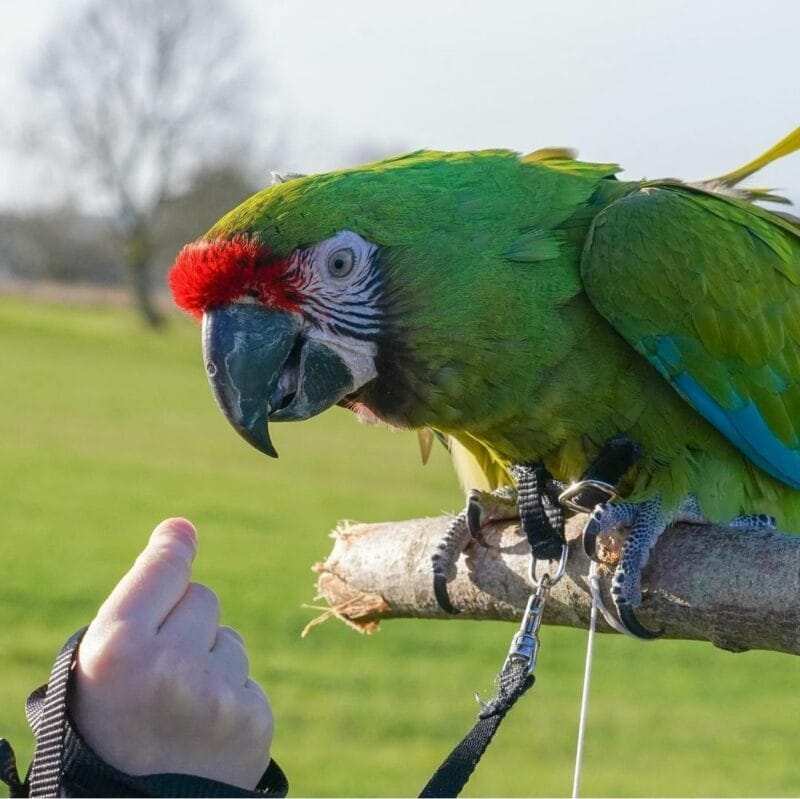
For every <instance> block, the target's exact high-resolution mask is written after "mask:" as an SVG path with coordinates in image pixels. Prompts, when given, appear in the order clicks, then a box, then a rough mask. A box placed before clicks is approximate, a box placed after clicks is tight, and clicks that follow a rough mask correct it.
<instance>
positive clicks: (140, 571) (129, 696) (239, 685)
mask: <svg viewBox="0 0 800 799" xmlns="http://www.w3.org/2000/svg"><path fill="white" fill-rule="evenodd" d="M196 551H197V535H196V533H195V530H194V527H193V526H192V525H191V523H190V522H188V521H186V520H185V519H167V520H166V521H163V522H161V524H159V525H158V527H156V529H155V530H154V531H153V534H152V535H151V537H150V541H149V542H148V544H147V546H146V547H145V549H144V551H143V552H142V553H141V554H140V555H139V557H138V558H137V559H136V561H135V563H134V564H133V567H132V568H131V570H130V571H129V572H128V573H127V574H126V575H125V576H124V577H123V578H122V580H120V582H119V583H118V584H117V586H116V587H115V588H114V590H113V591H112V592H111V595H110V596H109V597H108V599H106V601H105V602H104V603H103V605H102V606H101V607H100V610H99V611H98V612H97V616H96V617H95V619H94V621H92V623H91V625H90V626H89V629H88V630H87V632H86V635H85V637H84V639H83V641H82V642H81V646H80V650H79V653H78V662H77V666H76V682H75V693H74V698H73V701H72V702H71V705H70V710H71V713H72V718H73V720H74V722H75V725H76V726H77V728H78V730H79V731H80V733H81V735H82V736H83V738H84V739H85V740H86V742H87V743H88V744H89V745H90V746H91V747H92V748H93V749H94V750H95V752H97V754H98V755H100V756H101V757H102V758H103V759H104V760H105V761H106V762H107V763H109V764H110V765H112V766H114V767H115V768H117V769H119V770H120V771H123V772H126V773H127V774H132V775H141V774H157V773H166V772H170V773H182V774H194V775H197V776H200V777H206V778H209V779H214V780H218V781H220V782H225V783H228V784H230V785H236V786H239V787H241V788H245V789H248V790H252V789H253V788H254V787H255V785H256V784H257V783H258V781H259V779H260V777H261V775H262V773H263V772H264V769H265V768H266V766H267V764H268V762H269V747H270V743H271V741H272V729H273V725H272V712H271V710H270V706H269V701H268V699H267V697H266V696H265V694H264V692H263V691H262V690H261V688H260V686H259V685H258V684H257V683H255V682H253V681H252V680H250V679H249V678H248V668H249V666H248V661H247V654H246V652H245V648H244V643H243V641H242V638H241V636H240V635H239V634H238V633H237V632H236V631H235V630H232V629H231V628H230V627H220V626H219V602H218V600H217V597H216V595H215V594H214V592H213V591H211V590H210V589H208V588H206V587H205V586H203V585H199V584H198V583H191V582H190V581H189V579H190V576H191V567H192V561H193V560H194V557H195V553H196Z"/></svg>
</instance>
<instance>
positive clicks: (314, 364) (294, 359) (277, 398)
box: [203, 303, 354, 458]
mask: <svg viewBox="0 0 800 799" xmlns="http://www.w3.org/2000/svg"><path fill="white" fill-rule="evenodd" d="M301 330H302V321H301V319H300V317H299V316H298V315H297V314H292V313H286V312H284V311H276V310H272V309H270V308H265V307H264V306H261V305H255V304H238V303H233V304H231V305H227V306H224V307H222V308H217V309H215V310H212V311H208V312H207V313H206V314H205V315H204V316H203V358H204V360H205V364H206V372H207V373H208V379H209V382H210V383H211V389H212V391H213V392H214V397H215V398H216V400H217V404H218V405H219V407H220V409H221V410H222V412H223V413H224V414H225V417H226V418H227V419H228V421H229V422H230V423H231V424H232V425H233V427H234V429H235V430H236V431H237V432H238V433H239V434H240V435H241V436H242V437H243V438H244V439H245V440H246V441H247V442H248V443H250V444H252V445H253V446H254V447H255V448H256V449H258V450H260V451H261V452H263V453H265V454H267V455H269V456H271V457H273V458H277V457H278V453H277V452H276V451H275V448H274V447H273V445H272V441H271V440H270V437H269V427H268V422H269V421H290V420H299V419H308V418H310V417H311V416H315V415H316V414H318V413H321V412H322V411H324V410H325V409H326V408H329V407H330V406H331V405H335V404H336V403H337V402H338V401H339V400H341V399H342V397H344V396H345V395H346V394H348V393H350V392H351V391H352V390H353V388H354V385H353V375H352V373H351V371H350V369H349V368H348V367H347V365H346V364H345V362H344V361H343V360H342V359H341V358H340V357H339V355H337V354H336V353H335V352H334V351H333V350H331V349H329V348H328V347H326V346H325V345H324V344H321V343H320V342H318V341H314V340H312V339H306V338H305V337H304V336H302V335H301Z"/></svg>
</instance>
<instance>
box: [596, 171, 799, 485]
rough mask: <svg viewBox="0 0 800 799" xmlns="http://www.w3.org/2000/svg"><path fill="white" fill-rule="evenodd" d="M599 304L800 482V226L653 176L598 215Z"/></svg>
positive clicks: (690, 395)
mask: <svg viewBox="0 0 800 799" xmlns="http://www.w3.org/2000/svg"><path fill="white" fill-rule="evenodd" d="M582 276H583V280H584V283H585V286H586V291H587V293H588V296H589V298H590V300H591V301H592V303H593V304H594V305H595V307H596V308H597V310H598V311H599V312H600V313H601V314H602V315H603V316H604V317H605V318H606V319H607V320H608V321H609V322H610V323H611V324H612V325H613V326H614V327H615V328H616V329H617V330H618V332H620V333H621V334H622V336H623V337H624V338H625V339H626V340H627V341H628V342H629V343H630V344H632V345H633V346H634V347H635V348H636V349H637V350H638V351H639V352H640V353H641V354H642V355H644V356H645V357H646V358H647V359H648V360H649V361H650V362H651V363H652V364H653V365H654V366H655V367H656V368H657V369H658V370H659V372H661V374H662V375H663V376H664V377H665V378H666V379H667V380H668V381H669V382H670V383H671V384H672V386H673V387H674V388H675V389H677V391H678V392H679V393H680V394H681V395H682V396H683V398H684V399H685V400H686V401H687V402H689V403H690V404H691V405H692V406H693V407H694V408H695V409H696V410H697V411H699V412H700V413H701V414H702V415H703V416H705V418H706V419H708V421H710V422H711V423H712V424H713V425H714V426H715V427H717V429H719V430H720V432H722V433H723V434H724V435H725V436H726V437H727V438H728V439H729V440H730V441H731V442H732V443H733V444H734V445H735V446H736V447H738V448H739V449H740V450H741V451H742V452H743V453H744V454H745V455H746V456H747V457H748V458H749V459H750V460H751V461H752V462H753V463H755V464H756V465H757V466H759V467H761V468H762V469H764V470H765V471H766V472H768V473H770V474H772V475H773V476H774V477H776V478H778V479H779V480H781V481H783V482H784V483H787V484H789V485H791V486H793V487H795V488H800V229H798V228H796V227H795V226H793V225H792V224H791V223H786V222H785V220H782V219H781V218H780V217H776V216H774V215H772V214H769V213H767V212H765V211H763V209H757V208H755V207H753V206H748V205H747V204H746V203H743V202H740V201H736V200H730V199H726V198H721V197H715V196H711V195H709V194H706V193H703V192H699V191H693V190H692V189H690V188H688V187H685V188H681V187H679V186H676V185H673V184H664V185H662V186H660V187H659V186H657V185H654V184H650V185H649V186H647V187H645V188H643V189H641V190H640V191H638V192H635V193H633V194H630V195H628V196H626V197H624V198H622V199H621V200H618V201H617V202H615V203H613V204H612V205H611V206H609V207H608V208H607V209H606V210H604V211H603V212H602V213H601V214H599V215H598V217H597V219H596V220H595V223H594V225H593V228H592V231H591V233H590V237H589V239H588V241H587V246H586V249H585V252H584V257H583V261H582Z"/></svg>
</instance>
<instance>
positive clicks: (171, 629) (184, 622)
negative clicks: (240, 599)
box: [158, 583, 219, 652]
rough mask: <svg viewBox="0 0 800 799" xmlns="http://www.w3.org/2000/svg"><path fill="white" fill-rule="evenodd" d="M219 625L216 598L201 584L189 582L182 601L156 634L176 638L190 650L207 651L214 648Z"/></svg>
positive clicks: (217, 601)
mask: <svg viewBox="0 0 800 799" xmlns="http://www.w3.org/2000/svg"><path fill="white" fill-rule="evenodd" d="M218 626H219V600H218V599H217V595H216V594H215V593H214V592H213V591H212V590H211V589H210V588H207V587H206V586H204V585H200V583H190V584H189V587H188V588H187V589H186V593H185V594H184V595H183V597H182V598H181V601H180V602H178V604H177V605H175V607H174V608H173V609H172V610H171V611H170V613H169V615H168V616H167V618H166V619H165V620H164V623H163V624H162V625H161V627H160V628H159V630H158V635H159V637H161V636H164V637H165V638H173V639H178V640H179V641H180V645H181V646H183V647H187V648H189V649H191V650H193V651H202V652H208V651H209V650H210V649H211V647H213V646H214V641H215V639H216V635H217V629H218Z"/></svg>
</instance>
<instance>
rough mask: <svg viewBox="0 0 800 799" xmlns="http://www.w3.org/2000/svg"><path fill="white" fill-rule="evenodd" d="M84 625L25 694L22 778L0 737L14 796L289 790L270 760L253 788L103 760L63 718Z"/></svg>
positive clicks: (0, 764) (279, 793) (0, 770)
mask: <svg viewBox="0 0 800 799" xmlns="http://www.w3.org/2000/svg"><path fill="white" fill-rule="evenodd" d="M85 632H86V628H83V629H82V630H79V631H78V632H77V633H75V634H74V635H72V636H70V638H69V640H68V641H67V642H66V643H65V644H64V646H63V647H62V648H61V651H60V652H59V654H58V657H57V658H56V661H55V663H54V664H53V669H52V671H51V674H50V680H49V682H48V684H47V686H42V687H41V688H37V689H36V690H35V691H34V692H33V693H32V694H31V695H30V696H29V697H28V702H27V704H26V708H25V712H26V715H27V717H28V723H29V724H30V726H31V729H32V730H33V734H34V736H35V737H36V751H35V754H34V758H33V762H32V764H31V768H30V770H29V772H28V776H27V778H26V779H25V781H24V782H23V781H21V780H20V778H19V774H18V771H17V766H16V761H15V758H14V752H13V749H12V748H11V746H10V745H9V744H8V742H7V741H5V740H4V739H0V780H2V781H3V782H5V783H6V785H8V787H9V791H10V795H11V796H12V797H17V796H31V797H33V796H36V797H44V796H50V797H52V796H80V797H84V796H86V797H88V796H182V797H183V796H186V797H222V796H236V797H239V796H269V797H283V796H286V794H287V792H288V790H289V784H288V782H287V780H286V776H285V775H284V773H283V771H282V770H281V768H280V766H278V764H277V763H276V762H275V761H274V760H272V761H271V762H270V764H269V766H268V767H267V769H266V771H265V772H264V774H263V775H262V777H261V779H260V780H259V783H258V785H257V786H256V788H255V790H254V791H247V790H244V789H242V788H238V787H236V786H234V785H227V784H225V783H222V782H217V781H216V780H210V779H206V778H204V777H197V776H194V775H190V774H148V775H145V776H132V775H130V774H126V773H124V772H122V771H119V770H118V769H116V768H114V767H113V766H111V765H109V764H108V763H106V762H105V761H104V760H103V759H102V758H101V757H100V756H99V755H98V754H97V753H96V752H95V751H94V750H93V749H92V748H91V747H90V746H89V744H87V743H86V741H84V739H83V737H82V736H81V735H80V732H79V731H78V730H77V728H76V727H75V726H74V725H73V724H72V722H71V720H70V716H69V689H70V677H71V673H72V667H73V665H74V663H75V660H76V658H77V652H78V646H79V645H80V642H81V639H82V638H83V635H84V633H85Z"/></svg>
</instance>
